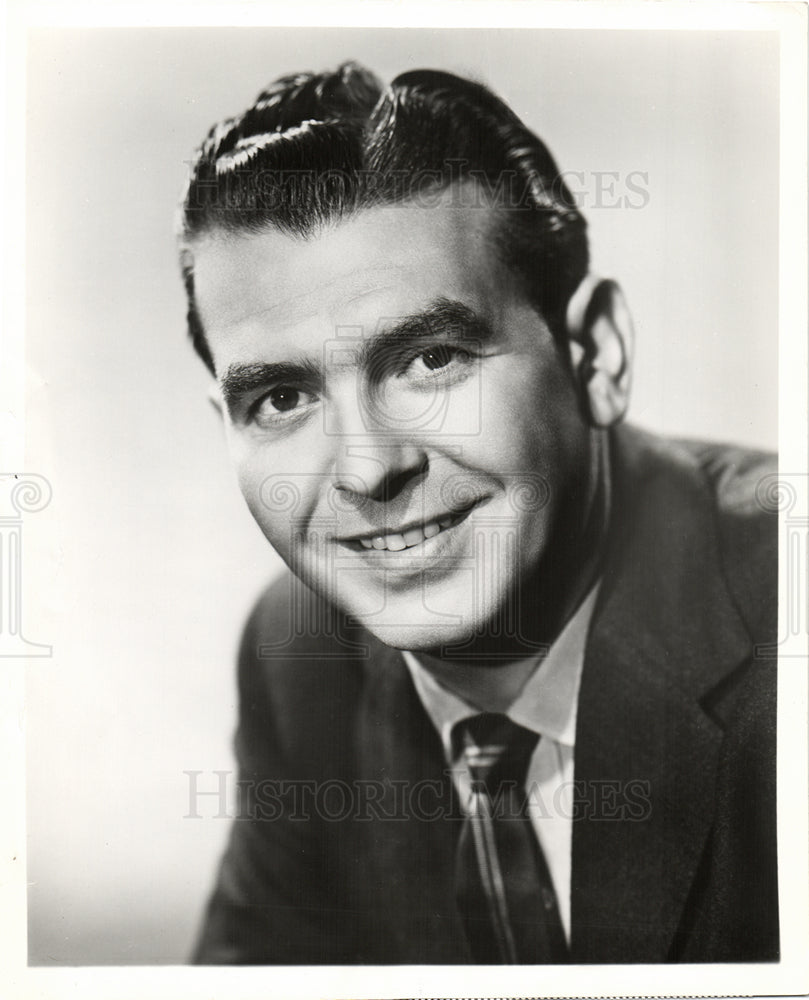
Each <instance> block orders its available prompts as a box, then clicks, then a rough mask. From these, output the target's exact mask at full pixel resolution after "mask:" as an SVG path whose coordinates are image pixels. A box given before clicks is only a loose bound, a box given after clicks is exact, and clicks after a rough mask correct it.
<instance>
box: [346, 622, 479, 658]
mask: <svg viewBox="0 0 809 1000" xmlns="http://www.w3.org/2000/svg"><path fill="white" fill-rule="evenodd" d="M356 620H357V621H359V623H360V624H361V625H362V626H363V627H364V628H366V629H367V630H368V631H369V632H370V633H371V634H372V635H374V636H376V638H377V639H379V640H380V642H384V643H385V645H386V646H392V647H393V648H394V649H408V650H411V651H412V652H418V651H419V650H422V651H424V652H427V651H431V652H433V653H434V652H435V651H436V650H440V649H442V648H443V647H445V646H458V645H461V646H462V645H465V644H466V643H470V642H472V641H473V640H474V637H475V629H474V628H473V627H471V626H470V625H468V624H463V623H459V624H451V623H444V624H437V623H432V622H431V623H424V624H416V623H408V624H403V623H399V622H381V621H375V620H374V619H366V618H362V617H359V618H357V619H356Z"/></svg>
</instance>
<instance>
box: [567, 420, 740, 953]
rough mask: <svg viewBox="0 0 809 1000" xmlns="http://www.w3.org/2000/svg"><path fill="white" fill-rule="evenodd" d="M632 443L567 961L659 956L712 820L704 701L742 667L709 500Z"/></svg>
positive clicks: (579, 767)
mask: <svg viewBox="0 0 809 1000" xmlns="http://www.w3.org/2000/svg"><path fill="white" fill-rule="evenodd" d="M644 438H645V436H644V435H641V434H638V433H637V432H630V431H628V430H624V431H622V432H621V434H620V435H619V436H618V439H617V440H616V441H615V442H614V446H615V447H614V472H613V475H614V484H613V485H614V491H613V501H614V502H613V512H614V517H613V525H612V528H611V538H612V542H611V548H610V552H609V554H608V556H607V559H606V563H605V568H604V574H603V584H602V587H601V591H600V597H599V605H598V606H597V607H596V610H595V614H594V616H593V622H592V625H591V633H590V639H589V642H588V646H587V653H586V657H585V665H584V671H583V674H582V685H581V691H580V696H579V708H578V717H577V736H576V781H575V786H576V787H575V799H576V803H575V820H574V829H573V848H572V853H573V857H572V886H571V907H572V957H573V961H575V962H602V963H610V962H625V961H627V960H630V961H634V962H660V961H665V960H666V959H667V957H669V956H670V954H671V951H672V947H673V944H674V942H675V940H676V936H677V931H678V927H679V925H680V922H681V920H682V916H683V911H684V908H685V905H686V901H687V897H688V893H689V891H690V889H691V886H692V884H693V883H694V880H695V877H696V875H697V870H698V866H699V862H700V858H701V857H702V854H703V852H704V849H705V845H706V841H707V838H708V835H709V832H710V829H711V825H712V821H713V799H714V780H715V771H716V766H717V758H718V753H719V747H720V744H721V740H722V730H721V728H720V726H719V725H718V724H717V722H715V721H714V720H713V719H712V718H711V717H710V716H709V715H708V714H707V712H706V711H705V710H704V708H703V707H702V706H703V704H705V701H704V699H705V696H706V695H707V694H708V693H709V692H710V691H711V690H713V689H714V688H716V686H717V685H718V684H719V683H720V681H722V680H723V679H724V678H725V677H727V675H728V674H729V673H730V672H731V671H733V670H734V669H736V668H737V667H738V666H739V665H740V664H741V663H743V662H744V661H745V659H746V658H747V657H748V656H749V652H750V649H749V639H748V636H747V633H746V631H745V630H744V628H743V625H742V623H741V621H740V620H739V618H738V614H737V612H736V610H735V607H734V605H733V604H732V602H731V599H730V596H729V594H728V593H727V590H726V587H725V584H724V581H723V579H722V577H721V575H720V572H719V569H718V566H719V552H718V548H717V540H716V538H715V534H714V527H713V510H712V500H711V497H710V494H709V492H708V490H707V488H706V487H705V485H704V484H703V482H702V481H701V479H700V477H699V473H698V470H697V469H696V467H695V465H694V464H693V460H692V459H690V458H689V457H687V456H685V455H683V456H682V459H681V461H680V464H679V466H676V464H675V468H674V470H673V471H672V462H671V457H670V456H667V458H666V459H665V461H664V460H663V459H662V457H661V456H659V454H657V453H656V451H655V446H653V445H651V444H650V443H645V442H644Z"/></svg>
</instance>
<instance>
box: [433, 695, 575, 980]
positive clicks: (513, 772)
mask: <svg viewBox="0 0 809 1000" xmlns="http://www.w3.org/2000/svg"><path fill="white" fill-rule="evenodd" d="M452 739H453V747H454V749H455V751H456V760H457V759H460V760H462V761H463V763H464V764H465V765H466V767H467V768H468V770H469V776H470V779H471V796H470V801H469V805H468V809H467V818H466V821H465V823H464V826H463V829H462V831H461V836H460V840H459V843H458V854H457V871H456V888H457V900H458V906H459V909H460V911H461V915H462V917H463V920H464V926H465V928H466V933H467V937H468V939H469V944H470V947H471V949H472V954H473V956H474V959H475V962H476V963H478V964H480V965H495V964H501V963H510V964H514V963H519V964H528V965H547V964H558V963H562V962H567V961H569V956H568V949H567V942H566V940H565V935H564V931H563V929H562V923H561V920H560V917H559V909H558V906H557V902H556V894H555V893H554V890H553V883H552V882H551V878H550V873H549V871H548V866H547V864H546V862H545V857H544V855H543V854H542V849H541V847H540V845H539V842H538V841H537V837H536V834H535V832H534V830H533V827H532V826H531V821H530V819H529V817H528V814H527V812H526V798H527V796H526V790H525V779H526V776H527V773H528V765H529V763H530V760H531V755H532V754H533V752H534V749H535V748H536V745H537V743H538V742H539V737H538V736H537V734H536V733H532V732H531V731H530V730H528V729H525V728H524V727H522V726H519V725H517V723H515V722H512V721H511V719H509V718H508V717H507V716H505V715H499V714H492V713H486V714H483V715H477V716H474V717H472V718H469V719H464V720H463V721H462V722H459V723H457V724H456V725H455V726H454V728H453V732H452Z"/></svg>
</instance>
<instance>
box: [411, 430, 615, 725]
mask: <svg viewBox="0 0 809 1000" xmlns="http://www.w3.org/2000/svg"><path fill="white" fill-rule="evenodd" d="M592 457H593V461H592V463H591V477H590V480H589V483H590V489H589V491H588V493H589V495H588V497H587V502H586V505H585V508H584V511H585V513H584V516H583V518H582V520H581V522H580V524H581V528H580V531H579V532H578V536H577V537H576V538H574V539H571V538H570V535H569V534H568V533H566V534H565V535H563V536H562V537H561V542H560V540H559V539H558V538H557V541H556V548H557V551H554V552H552V553H551V554H550V559H546V560H544V561H543V567H544V566H545V564H546V563H547V562H551V564H552V565H554V564H556V565H562V564H565V563H566V564H567V566H568V567H574V571H573V572H572V573H569V575H568V580H567V585H566V586H564V587H560V588H559V589H557V590H555V593H554V595H553V596H554V598H555V600H552V599H550V598H549V595H547V594H544V593H543V592H542V588H541V586H531V585H530V584H529V585H528V586H524V587H523V588H518V592H519V596H520V598H521V603H522V608H521V612H522V613H521V615H520V629H519V633H520V637H521V638H520V642H519V643H518V644H515V645H514V646H513V655H509V653H510V652H511V651H510V650H509V649H508V646H507V641H506V640H504V639H503V638H501V637H498V638H497V639H495V638H493V637H487V636H483V637H482V638H481V641H476V643H475V646H474V650H472V649H471V648H470V649H468V650H467V652H459V653H457V655H456V653H454V652H453V651H451V650H446V649H442V650H440V651H439V650H435V651H430V652H429V653H425V652H419V653H418V654H417V656H418V659H419V661H420V662H421V663H422V665H423V666H424V667H425V669H427V670H429V671H430V673H432V674H433V676H434V677H435V678H436V680H438V681H439V683H441V684H442V685H443V686H444V687H446V688H447V689H448V690H450V691H452V692H453V693H455V694H457V695H458V696H459V697H461V698H463V699H464V700H465V701H467V702H469V704H470V705H473V706H474V707H476V708H478V709H480V710H481V711H489V712H502V711H505V710H506V709H507V708H508V707H509V706H510V705H511V704H512V703H513V702H514V701H515V700H516V698H517V697H518V696H519V694H520V692H521V691H522V689H523V687H525V684H526V682H527V681H528V678H529V677H530V676H531V675H532V674H533V672H534V671H535V670H536V669H537V667H538V666H539V664H540V663H541V662H542V660H543V654H544V653H545V652H547V650H548V649H549V648H550V646H551V645H552V644H553V642H554V641H555V640H556V638H557V637H558V636H559V634H560V633H561V632H562V629H563V628H564V627H565V625H567V623H568V622H569V621H570V619H571V618H572V617H573V615H574V614H575V613H576V611H577V609H578V608H579V607H580V605H581V604H582V602H583V601H584V599H585V597H586V596H587V595H588V594H589V593H590V591H591V590H592V588H593V586H594V585H595V583H596V581H597V580H598V578H599V576H600V573H601V560H602V554H603V549H604V545H605V542H606V534H607V526H608V521H609V506H610V477H609V455H608V443H607V439H606V436H604V435H602V436H601V437H599V438H597V439H596V442H595V443H594V447H593V456H592ZM560 548H561V549H562V551H558V550H559V549H560ZM565 557H567V558H565ZM549 575H550V574H548V573H546V572H542V573H539V574H537V576H538V577H539V578H540V579H548V578H549ZM560 595H561V596H560ZM526 640H527V643H526ZM526 645H528V646H529V647H534V649H535V652H533V653H529V654H528V655H526V649H525V647H526ZM521 650H522V654H521Z"/></svg>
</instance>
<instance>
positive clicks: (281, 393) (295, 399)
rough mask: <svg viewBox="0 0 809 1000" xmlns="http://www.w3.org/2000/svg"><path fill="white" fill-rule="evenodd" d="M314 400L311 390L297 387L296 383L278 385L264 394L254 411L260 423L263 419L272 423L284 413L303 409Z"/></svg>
mask: <svg viewBox="0 0 809 1000" xmlns="http://www.w3.org/2000/svg"><path fill="white" fill-rule="evenodd" d="M314 401H315V397H314V395H313V394H312V393H311V392H306V391H304V390H303V389H297V388H295V386H294V385H277V386H275V388H274V389H270V391H269V392H268V393H267V394H266V395H265V396H262V398H261V399H260V400H259V401H258V402H257V403H256V404H255V406H254V407H253V411H252V413H253V416H254V418H255V419H256V420H257V421H258V422H259V423H261V422H262V420H263V421H266V422H268V423H271V422H273V421H274V420H276V419H278V418H279V417H281V416H282V415H285V414H291V413H293V412H294V411H295V410H301V409H303V408H304V407H305V406H308V405H309V404H310V403H313V402H314Z"/></svg>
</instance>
